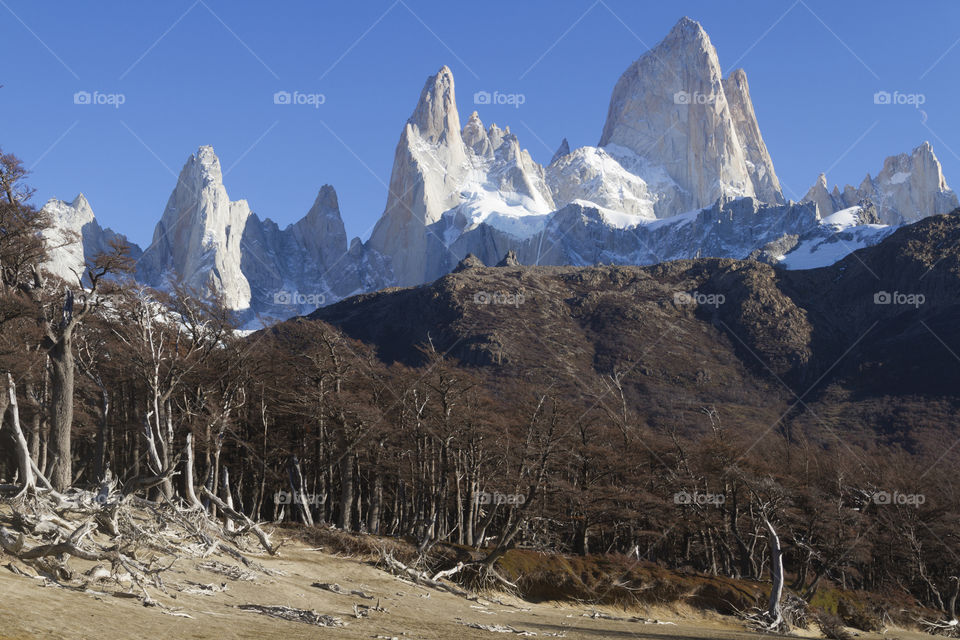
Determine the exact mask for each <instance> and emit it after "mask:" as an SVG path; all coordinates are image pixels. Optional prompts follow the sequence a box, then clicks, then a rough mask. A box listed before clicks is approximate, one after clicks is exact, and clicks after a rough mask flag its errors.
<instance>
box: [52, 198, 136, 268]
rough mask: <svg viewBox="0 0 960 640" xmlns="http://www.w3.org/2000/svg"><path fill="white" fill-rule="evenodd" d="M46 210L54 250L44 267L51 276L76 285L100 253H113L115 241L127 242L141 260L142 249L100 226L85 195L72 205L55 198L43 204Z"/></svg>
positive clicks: (132, 252)
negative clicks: (89, 264) (112, 246)
mask: <svg viewBox="0 0 960 640" xmlns="http://www.w3.org/2000/svg"><path fill="white" fill-rule="evenodd" d="M43 210H44V211H45V212H46V213H47V214H48V215H49V216H50V222H51V226H50V228H49V229H47V231H46V232H45V234H44V235H45V236H46V238H47V241H48V243H49V247H50V255H49V259H48V260H47V263H46V264H45V265H44V267H45V269H46V270H47V271H48V272H49V273H52V274H54V275H56V276H58V277H60V278H63V279H64V280H67V281H70V282H76V280H77V278H78V277H80V276H82V275H83V273H84V272H85V271H86V265H87V264H88V263H89V262H90V261H91V260H93V258H94V257H96V255H97V254H99V253H104V252H107V251H110V243H111V242H113V241H120V242H124V243H127V244H128V245H130V256H131V257H132V258H134V259H136V258H139V257H140V254H141V251H140V247H138V246H136V245H134V244H131V243H130V242H129V241H128V240H127V238H126V237H125V236H123V235H120V234H118V233H116V232H114V231H113V230H112V229H104V228H103V227H101V226H100V224H99V223H98V222H97V220H96V218H95V217H94V214H93V209H92V208H91V207H90V203H89V202H87V198H86V197H85V196H84V195H83V194H82V193H81V194H78V195H77V197H76V198H74V199H73V201H72V202H64V201H63V200H57V199H56V198H51V199H50V200H48V201H47V203H46V204H45V205H43Z"/></svg>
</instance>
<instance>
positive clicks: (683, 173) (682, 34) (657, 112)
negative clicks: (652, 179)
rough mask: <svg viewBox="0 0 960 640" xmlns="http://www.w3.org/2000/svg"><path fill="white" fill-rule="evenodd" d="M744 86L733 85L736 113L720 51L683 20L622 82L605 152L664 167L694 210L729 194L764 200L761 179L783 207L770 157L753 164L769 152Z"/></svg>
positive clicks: (615, 97)
mask: <svg viewBox="0 0 960 640" xmlns="http://www.w3.org/2000/svg"><path fill="white" fill-rule="evenodd" d="M739 80H740V76H735V77H734V78H733V79H732V80H731V81H729V82H728V86H729V87H730V88H731V90H735V93H736V95H735V96H734V100H733V102H734V105H733V110H731V105H730V103H729V100H728V97H727V95H726V93H725V88H724V81H723V77H722V70H721V67H720V62H719V60H718V58H717V52H716V49H715V48H714V47H713V44H712V43H711V42H710V38H709V36H707V33H706V31H704V30H703V27H701V26H700V24H699V23H698V22H695V21H693V20H691V19H689V18H682V19H681V20H680V21H679V22H678V23H677V24H676V25H675V26H674V27H673V29H672V30H671V31H670V33H669V34H668V35H667V37H666V38H664V39H663V41H662V42H660V43H659V44H658V45H657V46H656V47H654V48H653V49H651V50H650V51H648V52H647V53H645V54H644V55H642V56H641V57H640V58H639V59H638V60H637V61H636V62H634V63H633V64H632V65H631V66H630V67H629V68H628V69H627V70H626V71H625V72H624V74H623V75H622V76H621V77H620V80H619V81H618V82H617V84H616V86H615V88H614V91H613V95H612V97H611V99H610V108H609V111H608V114H607V122H606V124H605V125H604V128H603V134H602V136H601V138H600V146H601V147H603V146H607V145H619V146H622V147H626V148H628V149H630V150H631V151H633V152H634V153H636V154H638V155H640V156H643V157H645V158H647V159H649V160H650V161H651V162H653V163H654V164H657V165H660V166H662V167H664V168H665V169H666V171H667V173H668V174H669V176H670V177H671V178H672V179H673V180H674V181H676V183H677V184H678V185H679V186H680V187H681V188H682V189H684V190H686V191H687V192H688V193H689V194H690V197H691V201H690V206H691V208H700V207H707V206H710V205H711V204H713V202H714V201H715V200H716V199H717V198H718V197H720V196H721V195H724V194H726V195H749V196H757V195H759V194H757V193H756V189H755V187H754V182H755V178H756V179H757V181H758V182H759V183H761V184H763V185H765V187H766V188H763V189H761V191H765V192H767V194H766V197H767V198H771V199H772V200H774V201H779V200H778V198H779V199H782V196H781V195H779V183H778V182H777V181H776V177H775V175H774V174H773V165H772V163H770V162H769V158H766V159H765V160H764V161H763V163H762V166H761V167H759V168H757V170H756V171H754V172H752V171H751V169H750V166H749V163H748V160H749V156H750V155H752V154H753V155H756V156H757V157H760V156H761V155H763V154H765V150H766V148H765V147H764V146H762V139H761V138H760V133H759V128H758V127H757V125H756V121H755V118H754V117H753V116H754V114H753V107H752V105H750V104H749V93H748V92H747V91H746V83H745V82H743V83H742V85H743V86H742V87H740V86H739V84H740V82H739ZM738 122H739V124H738ZM739 132H743V133H744V134H745V137H746V138H747V140H746V141H743V140H741V139H740V135H739ZM761 171H763V173H764V174H765V175H766V176H767V177H766V180H764V179H763V178H762V177H761V176H760V175H759V173H760V172H761Z"/></svg>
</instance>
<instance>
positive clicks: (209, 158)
mask: <svg viewBox="0 0 960 640" xmlns="http://www.w3.org/2000/svg"><path fill="white" fill-rule="evenodd" d="M137 277H138V279H139V280H141V281H142V282H145V283H147V284H150V285H152V286H156V287H165V286H167V285H168V283H169V281H170V279H171V278H172V279H173V280H175V281H181V282H184V283H186V284H187V285H189V286H191V287H194V288H195V289H197V290H199V291H210V290H212V291H216V292H218V293H220V294H221V295H222V296H223V299H224V302H225V303H226V305H227V306H228V307H229V308H230V309H233V310H235V311H238V312H240V317H241V319H242V320H246V321H253V320H254V318H256V317H257V316H261V317H263V318H265V319H269V318H286V317H290V316H291V315H296V314H299V313H309V312H310V311H313V310H315V309H316V308H317V307H318V306H321V305H323V304H329V303H330V302H334V301H336V300H339V299H341V298H343V297H346V296H348V295H352V294H355V293H360V292H363V291H369V290H372V289H378V288H382V287H384V286H387V285H388V284H390V283H391V282H392V281H393V278H392V272H391V268H390V263H389V261H388V260H386V259H385V258H383V257H382V256H380V255H379V254H377V253H376V252H374V251H372V250H369V251H368V250H366V249H365V248H364V247H363V246H362V244H361V243H360V242H359V241H355V242H354V243H353V245H352V246H348V244H347V236H346V232H345V231H344V227H343V220H342V219H341V217H340V205H339V202H338V199H337V194H336V191H335V190H334V189H333V187H331V186H330V185H324V187H323V188H321V189H320V192H319V193H318V194H317V198H316V200H315V201H314V203H313V206H312V207H311V208H310V210H309V211H308V212H307V215H306V216H305V217H304V218H302V219H301V220H299V221H298V222H296V223H294V224H291V225H289V226H288V227H286V228H285V229H280V227H279V226H278V225H277V224H276V223H275V222H273V221H272V220H270V219H265V220H261V219H260V218H259V217H258V216H257V215H256V214H254V213H253V212H251V211H250V208H249V207H248V206H247V203H246V201H245V200H240V201H237V202H231V201H230V199H229V198H228V196H227V191H226V188H225V187H224V185H223V176H222V173H221V171H220V161H219V159H218V158H217V156H216V154H215V153H214V151H213V149H212V148H211V147H200V149H199V150H198V151H197V153H196V154H195V155H193V156H191V157H190V159H189V160H187V163H186V164H185V165H184V168H183V171H181V173H180V177H179V178H178V180H177V185H176V187H175V188H174V190H173V193H172V194H171V196H170V200H169V202H168V203H167V208H166V210H165V211H164V214H163V216H162V217H161V219H160V223H159V224H158V225H157V228H156V230H155V231H154V235H153V242H152V243H151V245H150V247H148V249H147V251H145V252H144V254H143V257H142V258H141V259H140V260H139V262H138V265H137Z"/></svg>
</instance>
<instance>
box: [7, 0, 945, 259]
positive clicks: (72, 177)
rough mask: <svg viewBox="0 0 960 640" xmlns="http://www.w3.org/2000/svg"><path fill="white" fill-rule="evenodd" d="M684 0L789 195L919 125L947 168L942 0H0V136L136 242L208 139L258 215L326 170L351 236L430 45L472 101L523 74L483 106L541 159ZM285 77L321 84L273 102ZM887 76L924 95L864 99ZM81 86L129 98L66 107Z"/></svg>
mask: <svg viewBox="0 0 960 640" xmlns="http://www.w3.org/2000/svg"><path fill="white" fill-rule="evenodd" d="M683 15H689V16H690V17H692V18H694V19H695V20H698V21H700V22H701V23H702V24H703V25H704V27H705V28H706V30H707V32H708V33H709V34H710V37H711V39H712V40H713V43H714V45H715V46H716V47H717V49H718V51H719V55H720V61H721V64H722V65H723V67H724V70H725V71H728V70H729V69H731V68H733V67H734V66H740V67H743V68H745V69H746V71H747V75H748V77H749V80H750V85H751V91H752V94H753V100H754V105H755V107H756V110H757V115H758V119H759V121H760V126H761V129H762V131H763V135H764V137H765V139H766V142H767V145H768V147H769V149H770V152H771V154H772V156H773V159H774V163H775V166H776V169H777V173H778V174H779V176H780V178H781V181H782V182H783V184H784V188H785V192H786V194H787V195H788V197H793V198H796V199H799V198H800V197H802V196H803V194H804V193H805V192H806V190H807V188H808V187H809V186H810V184H812V183H813V181H814V180H815V178H816V176H817V174H818V173H819V172H820V171H825V170H827V169H830V171H829V172H828V179H829V181H830V183H831V185H832V184H833V183H835V182H840V183H841V184H843V183H846V182H852V183H853V184H855V185H856V184H859V182H860V181H861V180H862V179H863V176H864V175H865V174H866V173H867V172H868V171H869V172H871V173H872V174H876V172H877V171H878V170H879V169H880V166H881V163H882V161H883V159H884V158H885V157H886V156H887V155H891V154H894V153H898V152H901V151H909V150H910V149H912V148H913V147H914V146H916V145H917V144H919V143H920V142H922V141H923V140H927V139H929V140H930V141H931V143H932V144H933V146H934V150H935V151H936V153H937V155H938V156H939V158H940V160H941V162H942V163H943V165H944V171H945V173H946V176H947V180H948V182H949V181H950V180H951V178H952V179H953V181H954V183H955V185H956V186H960V158H958V157H957V153H960V124H958V118H957V115H956V108H957V105H958V104H960V99H958V98H960V95H958V93H960V90H958V86H957V78H958V73H957V70H958V67H960V45H958V44H957V41H958V38H960V32H958V30H957V25H958V24H960V3H957V2H953V1H941V2H918V3H906V2H899V1H898V2H893V1H887V2H837V1H836V0H832V1H830V0H827V1H821V0H803V1H802V2H796V3H794V2H792V0H788V1H785V2H779V1H775V0H761V1H741V2H719V1H700V2H640V1H623V0H603V1H601V2H594V1H593V0H586V1H585V2H574V1H558V0H542V1H541V0H521V1H519V2H518V1H517V0H506V1H500V0H487V1H485V2H476V3H466V2H454V1H451V0H447V1H433V0H429V1H427V0H424V1H418V0H402V1H397V2H394V0H377V1H363V2H319V1H307V0H283V1H282V2H262V1H261V2H252V1H246V0H165V1H164V2H132V1H130V0H95V1H94V0H70V1H66V0H64V1H55V0H45V1H42V2H41V1H37V0H0V38H2V41H3V43H4V47H5V49H6V51H7V56H6V59H7V64H6V65H5V66H4V69H3V71H2V72H0V84H3V85H5V86H4V87H3V88H2V89H0V123H2V126H0V146H2V147H3V149H4V151H12V152H14V153H16V154H18V155H19V156H21V158H23V160H24V161H25V163H26V164H27V165H30V166H33V171H34V173H33V176H32V183H33V185H34V186H35V187H36V188H37V200H38V202H39V203H42V202H43V201H45V200H46V199H47V198H49V197H53V196H56V197H60V198H63V199H67V200H69V199H72V198H73V196H74V195H75V194H76V193H78V192H81V191H82V192H83V193H85V194H86V195H87V197H88V199H89V200H90V202H91V204H92V205H93V208H94V211H95V212H96V214H97V217H98V219H99V220H100V221H101V224H104V225H105V226H110V227H113V228H114V229H116V230H118V231H121V232H124V233H126V234H127V235H129V236H130V237H131V239H133V240H134V241H136V242H138V243H140V244H142V245H146V244H148V243H149V239H150V237H151V235H152V232H153V227H154V225H155V224H156V221H157V220H158V218H159V216H160V214H161V213H162V211H163V208H164V205H165V204H166V201H167V198H168V196H169V194H170V191H171V189H172V187H173V185H174V183H175V178H174V176H173V175H171V174H170V173H169V171H168V169H169V170H172V171H173V172H175V173H176V172H179V170H180V168H181V167H182V166H183V163H184V162H185V160H186V159H187V157H188V156H189V155H190V154H191V153H193V152H194V151H195V150H196V148H197V147H198V146H199V145H204V144H210V145H213V146H214V148H215V149H216V151H217V154H218V155H219V156H220V159H221V163H222V165H223V167H224V170H225V171H226V170H227V169H229V174H228V175H227V176H226V180H225V182H226V186H227V190H228V192H229V194H230V197H231V199H234V200H236V199H240V198H245V199H247V200H248V201H249V203H250V205H251V207H252V208H253V210H254V211H255V212H257V213H258V214H259V215H260V216H261V217H270V218H273V219H274V220H276V221H277V222H278V223H280V224H281V226H284V225H286V224H287V223H290V222H293V221H295V220H296V219H298V218H300V217H301V216H303V215H304V214H305V213H306V211H307V210H308V209H309V207H310V205H311V204H312V202H313V199H314V197H315V196H316V193H317V191H318V189H319V188H320V186H321V185H323V184H325V183H330V184H332V185H334V186H335V187H336V189H337V192H338V194H339V195H340V204H341V209H342V212H343V217H344V221H345V223H346V226H347V232H348V234H349V235H350V236H358V235H359V236H361V237H363V238H364V239H365V238H366V237H367V236H368V235H369V232H370V229H371V227H372V225H373V224H374V223H375V222H376V220H377V218H378V217H379V215H380V213H381V212H382V210H383V205H384V202H385V200H386V187H385V186H384V183H386V182H387V181H388V180H389V175H390V169H391V165H392V162H393V153H394V148H395V145H396V142H397V139H398V137H399V135H400V132H401V129H402V127H403V123H404V122H405V121H406V119H407V118H408V117H409V115H410V113H411V111H412V110H413V107H414V106H415V103H416V100H417V97H418V95H419V92H420V89H421V88H422V86H423V83H424V80H425V79H426V77H427V76H428V75H430V74H432V73H435V72H436V70H437V69H438V68H439V67H440V66H441V65H443V64H448V65H449V66H450V67H451V68H452V69H453V72H454V75H455V78H456V83H457V85H456V88H457V97H458V103H459V107H460V112H461V118H462V119H464V120H465V119H466V117H467V116H468V115H469V113H470V111H471V110H473V108H474V105H473V94H474V92H476V91H478V90H488V91H495V90H496V91H500V92H502V93H522V94H523V95H524V96H525V103H524V104H523V105H522V106H520V107H519V108H515V107H513V106H492V105H488V106H481V107H479V108H478V110H479V112H480V116H481V118H482V119H483V121H484V123H485V124H488V125H489V124H490V123H491V122H496V123H497V124H499V125H501V126H503V125H509V126H510V127H511V129H512V130H513V131H515V132H516V133H517V135H518V136H519V138H520V142H521V144H522V145H523V146H525V147H526V148H528V149H529V150H530V152H531V153H532V154H533V157H534V158H535V159H537V160H538V161H540V162H542V163H546V162H547V161H549V159H550V156H551V155H552V153H553V151H554V149H555V148H556V147H557V146H558V144H559V142H560V140H561V139H562V138H563V137H567V138H568V139H569V140H570V144H571V146H573V147H576V146H581V145H593V144H596V143H597V141H598V139H599V137H600V132H601V129H602V127H603V122H604V119H605V117H606V111H607V105H608V102H609V98H610V93H611V90H612V89H613V86H614V83H615V82H616V81H617V78H618V77H619V76H620V74H621V73H622V72H623V71H624V70H625V69H626V68H627V66H628V65H629V64H630V63H631V62H632V61H633V60H635V59H636V58H638V57H639V56H640V55H641V54H642V53H644V51H646V50H647V49H648V47H652V46H654V45H655V44H656V43H657V42H658V41H659V40H660V39H661V38H662V37H663V36H664V35H666V33H667V32H668V31H669V29H670V28H671V26H672V25H673V24H674V23H675V22H676V21H677V20H678V19H679V18H680V17H681V16H683ZM280 90H287V91H290V92H293V91H299V92H301V93H304V94H313V93H320V94H323V95H324V97H325V102H324V104H322V105H321V106H319V108H313V107H312V106H309V105H300V106H297V105H275V104H274V101H273V95H274V92H276V91H280ZM881 90H885V91H890V92H893V91H899V92H901V93H905V94H911V93H921V94H923V96H924V98H925V102H924V104H923V105H922V106H921V107H920V109H918V108H916V107H914V106H910V105H876V104H874V99H873V96H874V93H875V92H877V91H881ZM77 91H89V92H91V93H92V92H94V91H98V92H100V93H101V94H112V93H121V94H123V96H124V98H125V102H124V104H122V105H121V106H120V107H119V108H114V107H112V106H109V105H100V106H98V105H76V104H74V100H73V96H74V93H75V92H77ZM951 149H953V150H954V151H951Z"/></svg>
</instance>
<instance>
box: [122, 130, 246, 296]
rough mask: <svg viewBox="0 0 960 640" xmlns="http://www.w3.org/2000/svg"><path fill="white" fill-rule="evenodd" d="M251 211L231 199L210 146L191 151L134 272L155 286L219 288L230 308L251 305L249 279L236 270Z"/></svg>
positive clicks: (204, 290)
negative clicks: (179, 283) (178, 284)
mask: <svg viewBox="0 0 960 640" xmlns="http://www.w3.org/2000/svg"><path fill="white" fill-rule="evenodd" d="M249 216H250V208H249V206H247V202H246V201H245V200H239V201H237V202H231V201H230V198H229V197H227V190H226V188H224V186H223V174H222V172H221V170H220V160H219V159H218V158H217V156H216V154H215V153H214V152H213V147H200V149H199V150H198V151H197V153H196V154H195V155H192V156H190V158H189V159H188V160H187V162H186V164H184V166H183V169H182V170H181V171H180V176H179V178H178V179H177V185H176V187H174V189H173V193H171V194H170V199H169V200H168V201H167V206H166V209H164V212H163V215H162V216H161V218H160V222H159V223H158V224H157V227H156V229H155V230H154V232H153V241H152V242H151V243H150V246H149V247H147V249H146V250H145V251H144V253H143V257H142V258H141V259H140V261H139V262H138V264H137V267H138V269H137V276H138V278H139V279H141V280H142V281H144V282H146V283H148V284H151V285H153V286H163V285H164V284H165V283H166V281H167V279H169V278H171V277H172V278H174V279H178V280H181V281H182V282H183V283H184V284H186V285H188V286H190V287H192V288H194V289H196V290H197V291H200V292H206V291H210V290H212V291H217V292H219V293H220V294H221V295H222V296H223V299H224V302H225V303H226V305H227V306H228V307H229V308H231V309H249V308H250V283H249V282H247V278H246V276H244V274H243V271H242V270H241V269H240V262H241V240H242V239H243V232H244V227H245V226H246V224H247V218H248V217H249Z"/></svg>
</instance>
